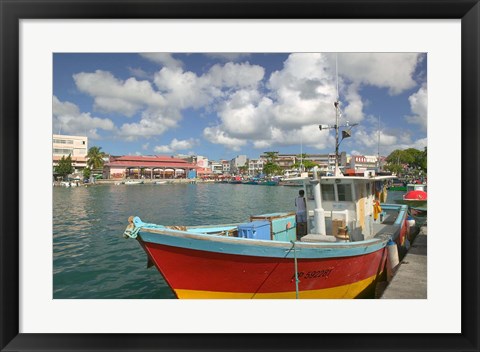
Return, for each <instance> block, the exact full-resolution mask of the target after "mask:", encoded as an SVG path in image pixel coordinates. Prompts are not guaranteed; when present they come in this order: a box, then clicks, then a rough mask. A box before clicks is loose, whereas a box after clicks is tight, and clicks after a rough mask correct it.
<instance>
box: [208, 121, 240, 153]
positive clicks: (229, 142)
mask: <svg viewBox="0 0 480 352" xmlns="http://www.w3.org/2000/svg"><path fill="white" fill-rule="evenodd" d="M203 136H204V137H205V139H206V140H208V141H210V142H211V143H214V144H221V145H223V146H224V147H226V148H228V149H231V150H235V151H239V150H240V148H241V147H243V146H245V145H246V144H247V141H245V140H243V139H239V138H233V137H230V136H229V135H228V134H227V133H225V131H222V130H221V129H220V128H219V127H218V126H217V127H207V128H205V129H204V130H203Z"/></svg>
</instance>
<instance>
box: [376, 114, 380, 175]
mask: <svg viewBox="0 0 480 352" xmlns="http://www.w3.org/2000/svg"><path fill="white" fill-rule="evenodd" d="M377 134H378V143H377V163H378V165H377V172H379V171H380V115H378V131H377Z"/></svg>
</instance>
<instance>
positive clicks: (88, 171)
mask: <svg viewBox="0 0 480 352" xmlns="http://www.w3.org/2000/svg"><path fill="white" fill-rule="evenodd" d="M90 175H91V171H90V169H89V168H88V167H86V168H85V169H83V178H90Z"/></svg>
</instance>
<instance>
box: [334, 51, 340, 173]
mask: <svg viewBox="0 0 480 352" xmlns="http://www.w3.org/2000/svg"><path fill="white" fill-rule="evenodd" d="M335 77H336V78H337V99H336V100H335V103H334V104H333V105H335V173H334V174H335V176H339V175H340V169H339V168H338V148H339V145H340V143H338V121H339V119H340V93H339V92H338V54H336V55H335Z"/></svg>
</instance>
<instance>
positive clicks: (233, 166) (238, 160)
mask: <svg viewBox="0 0 480 352" xmlns="http://www.w3.org/2000/svg"><path fill="white" fill-rule="evenodd" d="M246 164H247V156H246V155H237V156H236V157H235V158H233V159H232V160H230V172H232V173H235V174H238V170H239V168H240V167H242V166H245V165H246Z"/></svg>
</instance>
